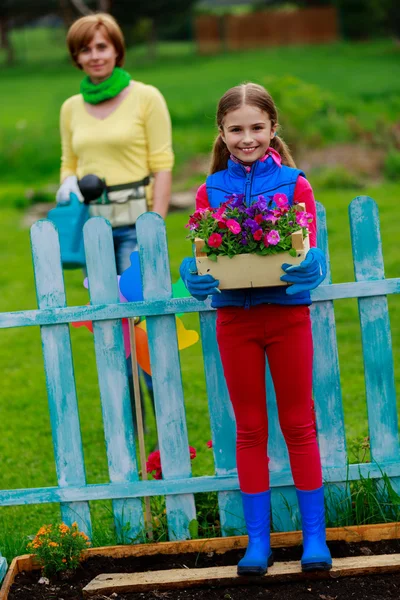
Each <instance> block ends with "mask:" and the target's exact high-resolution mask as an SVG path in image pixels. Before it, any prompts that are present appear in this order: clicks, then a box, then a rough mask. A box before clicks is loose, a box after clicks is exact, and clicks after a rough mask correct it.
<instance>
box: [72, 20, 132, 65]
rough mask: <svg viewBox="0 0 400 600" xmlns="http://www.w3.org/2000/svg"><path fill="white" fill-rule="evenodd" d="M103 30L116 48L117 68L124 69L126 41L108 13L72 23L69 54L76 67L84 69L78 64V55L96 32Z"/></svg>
mask: <svg viewBox="0 0 400 600" xmlns="http://www.w3.org/2000/svg"><path fill="white" fill-rule="evenodd" d="M99 30H102V32H103V33H104V35H105V36H106V37H108V39H109V40H110V42H111V43H112V45H113V46H114V48H115V51H116V53H117V59H116V62H115V66H116V67H122V65H123V64H124V60H125V40H124V34H123V33H122V31H121V28H120V26H119V25H118V23H117V21H116V20H115V19H114V18H113V17H112V16H111V15H108V14H107V13H97V14H95V15H88V16H86V17H81V18H80V19H77V20H76V21H75V22H74V23H72V25H71V27H70V28H69V30H68V33H67V46H68V50H69V53H70V55H71V58H72V60H73V61H74V63H75V65H76V66H77V67H78V68H79V69H82V67H81V66H80V65H79V64H78V55H79V53H80V52H81V50H82V49H83V48H84V47H85V46H87V45H88V44H90V42H91V41H92V39H93V38H94V35H95V33H96V31H99Z"/></svg>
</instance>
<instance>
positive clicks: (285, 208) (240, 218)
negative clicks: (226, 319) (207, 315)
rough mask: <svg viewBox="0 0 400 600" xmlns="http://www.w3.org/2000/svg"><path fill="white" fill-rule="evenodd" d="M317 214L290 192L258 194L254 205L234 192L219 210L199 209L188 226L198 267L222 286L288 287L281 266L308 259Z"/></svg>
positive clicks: (202, 273) (227, 287)
mask: <svg viewBox="0 0 400 600" xmlns="http://www.w3.org/2000/svg"><path fill="white" fill-rule="evenodd" d="M312 218H313V217H312V215H311V214H310V213H308V212H306V211H305V206H304V204H295V205H292V206H290V204H289V201H288V198H287V196H285V194H275V196H273V198H272V202H271V201H268V200H266V199H265V198H264V197H263V196H259V197H258V200H257V201H256V202H254V203H253V204H251V205H250V206H248V205H246V203H245V198H244V195H243V194H233V195H232V196H229V197H228V199H227V201H226V202H224V203H223V204H222V205H221V206H220V207H219V208H205V209H199V210H196V211H195V212H194V213H193V214H192V215H191V216H190V219H189V223H188V224H187V225H186V227H187V228H188V229H189V231H190V233H189V235H188V236H187V237H188V238H189V239H190V240H192V241H193V243H194V249H195V257H196V264H197V271H198V273H199V275H206V274H210V275H212V276H213V277H214V278H215V279H218V280H219V282H220V283H219V286H218V287H219V288H220V289H234V288H248V287H269V286H276V285H287V283H285V282H283V281H281V279H280V277H281V275H283V271H282V268H281V266H282V264H283V263H290V264H292V265H297V264H300V263H301V262H302V261H303V260H304V258H305V255H306V254H307V252H308V250H309V247H310V246H309V236H308V227H309V224H310V223H311V222H312Z"/></svg>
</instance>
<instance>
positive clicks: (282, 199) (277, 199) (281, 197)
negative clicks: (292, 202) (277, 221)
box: [272, 194, 289, 208]
mask: <svg viewBox="0 0 400 600" xmlns="http://www.w3.org/2000/svg"><path fill="white" fill-rule="evenodd" d="M272 201H273V202H274V203H275V204H276V206H278V207H279V208H286V207H287V208H289V200H288V197H287V196H286V194H274V196H273V198H272Z"/></svg>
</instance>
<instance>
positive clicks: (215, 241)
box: [207, 233, 222, 248]
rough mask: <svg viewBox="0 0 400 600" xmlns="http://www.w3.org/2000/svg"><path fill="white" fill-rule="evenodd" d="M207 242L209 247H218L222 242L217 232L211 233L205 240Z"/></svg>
mask: <svg viewBox="0 0 400 600" xmlns="http://www.w3.org/2000/svg"><path fill="white" fill-rule="evenodd" d="M207 244H208V245H209V246H210V248H219V247H220V245H221V244H222V235H220V234H219V233H212V234H211V235H210V237H209V238H208V240H207Z"/></svg>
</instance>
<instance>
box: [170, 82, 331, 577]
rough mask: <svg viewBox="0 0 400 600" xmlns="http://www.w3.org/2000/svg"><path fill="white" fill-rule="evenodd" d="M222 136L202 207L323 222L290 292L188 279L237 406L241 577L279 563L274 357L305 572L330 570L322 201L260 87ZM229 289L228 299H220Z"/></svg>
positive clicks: (227, 112)
mask: <svg viewBox="0 0 400 600" xmlns="http://www.w3.org/2000/svg"><path fill="white" fill-rule="evenodd" d="M217 126H218V136H217V139H216V141H215V144H214V150H213V155H212V162H211V174H210V175H209V177H208V178H207V181H206V183H205V184H203V185H202V186H201V187H200V188H199V190H198V192H197V196H196V208H197V209H204V208H207V207H213V208H215V207H219V206H220V205H221V204H223V203H225V202H226V201H227V198H230V197H232V196H234V195H236V197H237V196H239V197H244V199H245V203H246V205H247V207H248V210H249V211H250V212H251V208H250V207H251V205H252V204H254V203H256V202H257V201H258V199H259V196H263V197H265V199H266V200H267V202H268V205H269V207H270V208H272V209H278V208H279V207H278V206H277V205H276V202H278V200H277V199H279V198H281V199H282V198H284V199H285V202H288V203H289V204H290V205H292V204H294V203H299V202H304V203H305V206H306V211H307V212H308V213H311V214H312V215H313V216H314V218H313V222H312V223H311V231H310V246H311V248H310V250H309V251H308V253H307V256H306V258H305V260H304V261H303V262H302V263H301V264H300V265H298V266H293V267H291V266H290V265H282V270H283V272H285V273H284V274H283V275H282V277H281V279H282V280H283V281H285V282H287V283H291V284H293V285H290V286H288V287H285V286H277V287H269V288H250V289H235V290H222V291H220V290H219V289H218V287H217V286H218V283H219V282H218V281H216V280H215V279H214V278H213V277H212V276H211V275H203V276H200V275H198V274H197V271H196V262H195V260H194V259H193V258H185V259H184V261H183V262H182V265H181V269H180V272H181V276H182V279H183V281H184V282H185V284H186V287H187V288H188V290H189V292H190V293H191V294H192V295H193V296H194V297H195V298H197V299H198V300H205V299H206V298H207V296H208V295H210V294H211V295H212V306H213V307H214V308H216V309H217V332H216V333H217V341H218V347H219V351H220V354H221V360H222V365H223V369H224V375H225V379H226V383H227V387H228V391H229V396H230V399H231V402H232V405H233V409H234V413H235V419H236V428H237V441H236V459H237V469H238V476H239V484H240V489H241V492H242V501H243V510H244V517H245V521H246V525H247V531H248V535H249V544H248V548H247V550H246V554H245V556H244V558H242V560H241V561H240V562H239V564H238V574H239V575H263V574H264V573H265V572H266V571H267V568H268V565H271V564H272V562H273V559H272V553H271V546H270V510H271V491H270V481H269V469H268V462H269V459H268V455H267V444H268V415H267V406H266V387H265V373H266V366H265V355H267V358H268V363H269V367H270V371H271V375H272V379H273V382H274V388H275V393H276V401H277V406H278V412H279V422H280V426H281V429H282V433H283V435H284V437H285V441H286V444H287V447H288V452H289V458H290V465H291V470H292V475H293V479H294V483H295V487H296V492H297V497H298V502H299V507H300V513H301V518H302V528H303V547H304V551H303V556H302V559H301V564H302V568H303V571H313V570H327V569H330V568H331V565H332V561H331V556H330V553H329V549H328V547H327V545H326V541H325V513H324V491H323V486H322V472H321V461H320V454H319V448H318V443H317V435H316V427H315V420H314V410H313V401H312V358H313V345H312V335H311V321H310V312H309V308H308V307H309V305H310V304H311V298H310V290H312V289H314V288H315V287H317V285H319V283H321V282H322V281H323V279H324V277H325V274H326V264H325V257H324V255H323V253H322V252H321V251H320V250H319V249H318V248H316V247H315V243H316V229H315V212H316V211H315V201H314V197H313V192H312V188H311V186H310V184H309V183H308V182H307V180H306V179H305V176H304V173H303V172H302V171H299V170H298V169H296V168H295V164H294V161H293V159H292V157H291V155H290V152H289V150H288V148H287V146H286V144H285V143H284V142H283V140H282V139H281V138H280V137H279V136H278V135H277V131H278V128H279V125H278V114H277V109H276V106H275V104H274V102H273V100H272V98H271V96H270V95H269V94H268V92H267V91H266V90H265V89H264V88H263V87H262V86H260V85H256V84H253V83H248V84H244V85H240V86H237V87H234V88H231V89H230V90H228V91H227V92H226V93H225V94H224V95H223V97H222V98H221V100H220V102H219V105H218V110H217ZM216 292H220V293H216Z"/></svg>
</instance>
